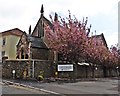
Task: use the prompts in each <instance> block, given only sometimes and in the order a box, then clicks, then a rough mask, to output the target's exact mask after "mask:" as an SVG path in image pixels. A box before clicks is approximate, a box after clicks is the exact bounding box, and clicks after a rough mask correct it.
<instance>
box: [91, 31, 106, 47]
mask: <svg viewBox="0 0 120 96" xmlns="http://www.w3.org/2000/svg"><path fill="white" fill-rule="evenodd" d="M91 38H98V39H102V40H103V43H104V45H105V46H106V47H107V48H108V45H107V42H106V40H105V37H104V34H103V33H101V34H100V35H94V36H92V37H91Z"/></svg>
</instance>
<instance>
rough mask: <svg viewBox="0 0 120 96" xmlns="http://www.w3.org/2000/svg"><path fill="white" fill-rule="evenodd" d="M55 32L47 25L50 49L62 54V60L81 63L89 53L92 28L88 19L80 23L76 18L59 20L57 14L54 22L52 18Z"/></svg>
mask: <svg viewBox="0 0 120 96" xmlns="http://www.w3.org/2000/svg"><path fill="white" fill-rule="evenodd" d="M50 18H51V21H52V24H53V30H51V29H50V27H49V26H48V25H45V31H46V33H47V34H46V35H47V37H48V41H49V47H50V48H53V49H54V50H55V51H57V52H58V53H60V54H62V57H63V58H62V60H63V61H68V62H73V63H75V62H79V61H81V60H83V59H84V58H85V53H87V52H86V51H87V45H88V35H89V32H90V28H91V26H90V28H87V22H88V18H87V17H86V19H85V20H84V18H83V21H82V22H81V21H78V20H77V19H76V18H75V17H74V19H72V18H71V13H70V12H69V17H68V18H66V20H65V19H64V18H61V17H60V20H58V16H57V14H55V18H54V20H53V19H52V17H51V16H50Z"/></svg>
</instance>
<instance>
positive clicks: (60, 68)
mask: <svg viewBox="0 0 120 96" xmlns="http://www.w3.org/2000/svg"><path fill="white" fill-rule="evenodd" d="M58 71H73V64H69V65H68V64H67V65H58Z"/></svg>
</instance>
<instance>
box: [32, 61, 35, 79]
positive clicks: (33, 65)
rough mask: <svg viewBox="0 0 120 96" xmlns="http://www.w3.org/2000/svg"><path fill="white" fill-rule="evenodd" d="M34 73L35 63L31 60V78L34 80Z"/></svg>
mask: <svg viewBox="0 0 120 96" xmlns="http://www.w3.org/2000/svg"><path fill="white" fill-rule="evenodd" d="M34 73H35V61H34V60H33V63H32V78H34V77H35V76H34Z"/></svg>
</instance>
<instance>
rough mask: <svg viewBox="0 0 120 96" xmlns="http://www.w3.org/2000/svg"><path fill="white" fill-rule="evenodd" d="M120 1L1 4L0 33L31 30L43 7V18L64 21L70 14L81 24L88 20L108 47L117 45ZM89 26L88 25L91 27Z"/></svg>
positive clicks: (3, 0)
mask: <svg viewBox="0 0 120 96" xmlns="http://www.w3.org/2000/svg"><path fill="white" fill-rule="evenodd" d="M118 1H119V0H0V32H3V31H6V30H9V29H13V28H19V29H21V30H23V31H26V32H28V28H29V25H31V26H32V30H33V28H34V27H35V25H36V23H37V21H38V19H39V17H40V9H41V5H42V4H43V5H44V15H45V17H46V18H48V19H49V14H52V15H53V14H54V12H57V13H58V15H60V16H62V17H67V16H68V10H70V11H71V13H72V15H75V16H76V17H77V18H78V19H79V20H82V18H83V17H88V23H89V24H92V31H93V32H94V31H95V30H96V31H97V32H96V34H101V33H104V35H105V39H106V41H107V43H108V46H111V45H112V44H113V45H114V44H116V43H117V42H118ZM88 26H89V25H88Z"/></svg>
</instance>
